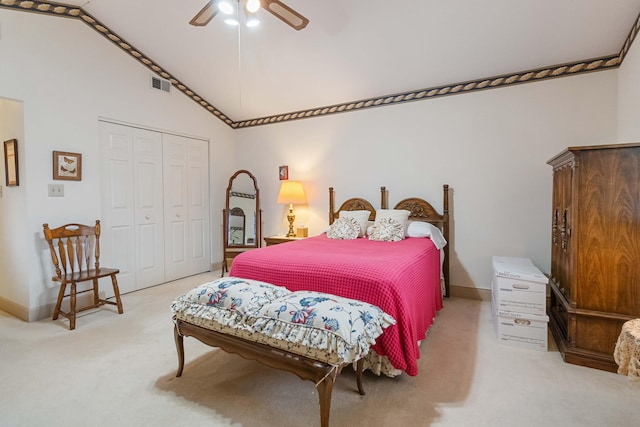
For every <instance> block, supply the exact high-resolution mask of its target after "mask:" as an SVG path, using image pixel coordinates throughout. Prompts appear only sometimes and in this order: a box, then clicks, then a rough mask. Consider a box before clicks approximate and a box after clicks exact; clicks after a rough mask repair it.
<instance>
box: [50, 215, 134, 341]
mask: <svg viewBox="0 0 640 427" xmlns="http://www.w3.org/2000/svg"><path fill="white" fill-rule="evenodd" d="M42 226H43V228H44V237H45V239H46V240H47V243H48V244H49V250H50V252H51V261H53V266H54V268H55V271H56V275H55V276H53V277H52V280H53V281H54V282H60V291H59V292H58V300H57V302H56V306H55V308H54V310H53V320H56V319H57V318H58V315H62V316H64V317H66V318H67V319H69V329H75V327H76V313H79V312H81V311H84V310H88V309H91V308H96V307H99V306H101V305H104V304H112V305H115V306H117V307H118V313H120V314H122V313H123V309H122V301H121V300H120V290H119V289H118V281H117V279H116V274H118V273H119V272H120V270H119V269H115V268H104V267H100V220H97V221H96V225H95V226H90V225H83V224H66V225H63V226H61V227H58V228H54V229H50V228H49V224H43V225H42ZM102 277H111V283H112V284H113V292H114V294H115V301H108V300H106V299H101V298H100V295H99V292H98V279H100V278H102ZM87 281H91V282H93V288H92V289H86V290H83V291H80V292H77V291H76V284H77V283H80V282H87ZM67 285H70V287H71V289H70V292H69V294H68V295H65V292H66V288H67ZM89 291H93V304H91V305H88V306H85V307H83V308H81V309H79V310H76V297H77V295H78V294H81V293H84V292H89ZM65 297H70V301H69V311H68V312H64V311H62V310H61V309H60V305H61V304H62V301H63V299H64V298H65Z"/></svg>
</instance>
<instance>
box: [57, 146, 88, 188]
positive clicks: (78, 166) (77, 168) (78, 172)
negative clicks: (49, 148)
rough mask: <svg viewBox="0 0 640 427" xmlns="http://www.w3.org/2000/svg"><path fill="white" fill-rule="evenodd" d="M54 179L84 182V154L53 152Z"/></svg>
mask: <svg viewBox="0 0 640 427" xmlns="http://www.w3.org/2000/svg"><path fill="white" fill-rule="evenodd" d="M53 179H62V180H67V181H81V180H82V154H79V153H67V152H65V151H54V152H53Z"/></svg>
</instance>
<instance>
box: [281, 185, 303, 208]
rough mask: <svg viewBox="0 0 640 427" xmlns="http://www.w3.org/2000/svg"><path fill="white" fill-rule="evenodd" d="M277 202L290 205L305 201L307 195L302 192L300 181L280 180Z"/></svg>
mask: <svg viewBox="0 0 640 427" xmlns="http://www.w3.org/2000/svg"><path fill="white" fill-rule="evenodd" d="M278 203H282V204H285V203H288V204H292V205H299V204H304V203H307V196H306V195H305V194H304V188H302V183H301V182H300V181H282V185H281V186H280V193H279V194H278Z"/></svg>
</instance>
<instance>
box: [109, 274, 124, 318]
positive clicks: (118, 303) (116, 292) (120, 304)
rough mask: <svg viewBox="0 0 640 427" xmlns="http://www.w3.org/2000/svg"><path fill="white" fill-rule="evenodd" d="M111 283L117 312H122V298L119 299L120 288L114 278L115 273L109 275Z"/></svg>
mask: <svg viewBox="0 0 640 427" xmlns="http://www.w3.org/2000/svg"><path fill="white" fill-rule="evenodd" d="M111 283H112V284H113V293H114V295H115V297H116V304H117V305H118V313H119V314H122V313H123V312H124V310H123V308H122V300H121V299H120V289H119V288H118V280H117V279H116V275H115V274H112V275H111Z"/></svg>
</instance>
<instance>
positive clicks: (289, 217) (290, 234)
mask: <svg viewBox="0 0 640 427" xmlns="http://www.w3.org/2000/svg"><path fill="white" fill-rule="evenodd" d="M295 220H296V216H295V215H294V214H293V207H289V213H288V214H287V221H289V232H288V233H287V237H296V232H295V231H293V221H295Z"/></svg>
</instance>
